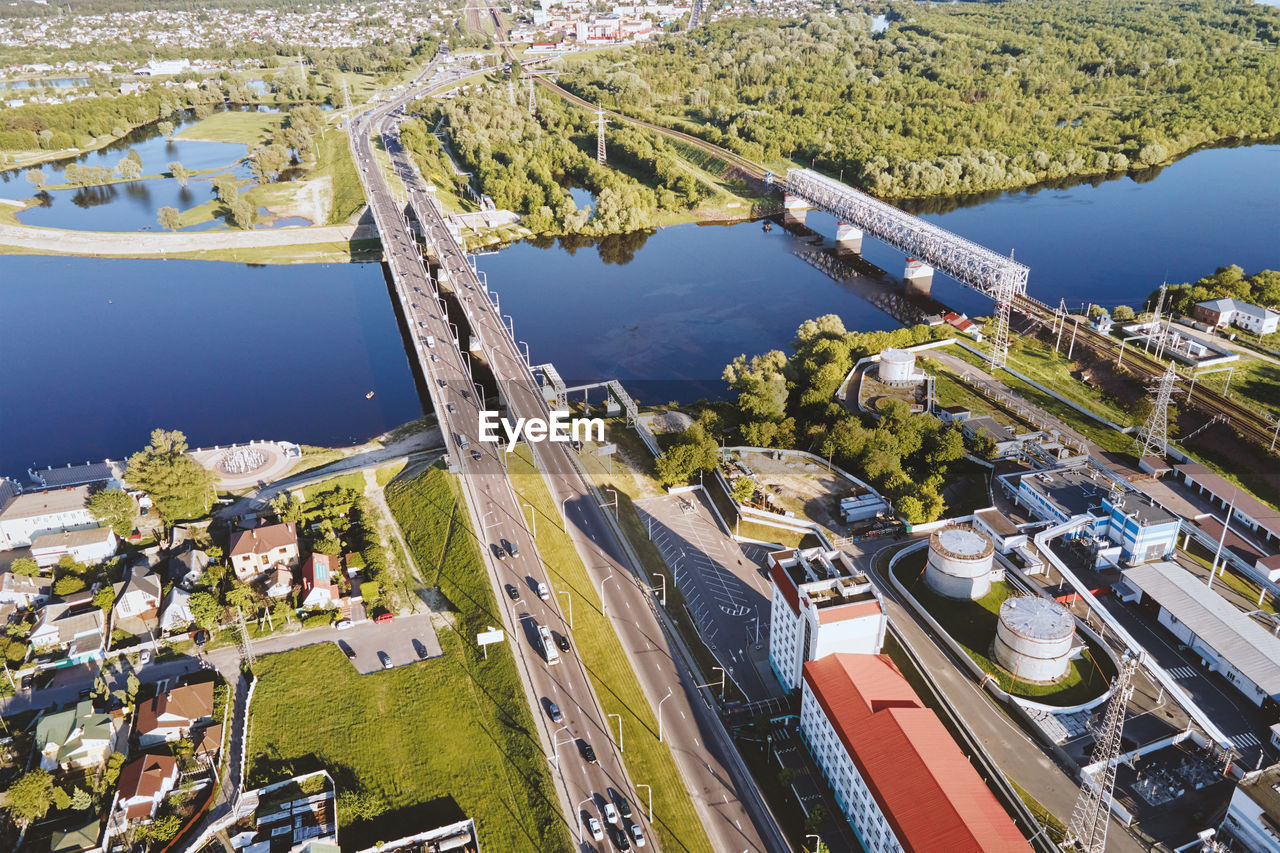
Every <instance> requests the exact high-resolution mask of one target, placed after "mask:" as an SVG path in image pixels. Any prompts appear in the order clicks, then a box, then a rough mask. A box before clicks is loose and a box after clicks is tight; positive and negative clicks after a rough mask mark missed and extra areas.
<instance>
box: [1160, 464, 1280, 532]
mask: <svg viewBox="0 0 1280 853" xmlns="http://www.w3.org/2000/svg"><path fill="white" fill-rule="evenodd" d="M1173 467H1174V470H1176V471H1177V472H1178V473H1179V474H1181V475H1182V476H1183V478H1184V479H1190V480H1192V481H1194V482H1196V483H1199V484H1200V485H1202V486H1204V487H1205V488H1206V489H1208V490H1209V491H1211V492H1213V493H1214V494H1215V495H1217V496H1218V498H1219V499H1221V500H1224V501H1231V500H1234V501H1235V507H1236V512H1239V513H1242V514H1244V515H1247V516H1249V518H1252V519H1253V520H1254V521H1256V522H1258V524H1260V525H1262V526H1263V527H1264V528H1266V529H1267V531H1268V532H1270V533H1271V535H1272V536H1278V537H1280V510H1278V509H1275V508H1274V507H1271V506H1268V505H1267V504H1264V503H1263V502H1262V501H1260V500H1258V499H1257V498H1255V497H1254V496H1253V495H1251V494H1249V493H1248V492H1246V491H1244V490H1243V489H1241V488H1240V487H1239V486H1237V485H1236V484H1234V483H1232V482H1229V481H1228V480H1225V479H1223V478H1222V477H1219V476H1218V475H1217V474H1215V473H1213V472H1212V471H1210V470H1209V469H1208V468H1206V467H1204V466H1203V465H1200V464H1199V463H1196V462H1189V463H1187V464H1185V465H1175V466H1173Z"/></svg>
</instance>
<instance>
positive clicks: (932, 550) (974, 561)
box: [924, 527, 995, 600]
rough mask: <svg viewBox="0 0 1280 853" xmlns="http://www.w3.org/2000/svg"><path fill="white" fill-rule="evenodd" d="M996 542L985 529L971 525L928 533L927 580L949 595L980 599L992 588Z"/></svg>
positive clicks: (925, 571) (936, 589)
mask: <svg viewBox="0 0 1280 853" xmlns="http://www.w3.org/2000/svg"><path fill="white" fill-rule="evenodd" d="M994 553H995V545H994V544H992V542H991V538H990V537H989V536H987V535H986V534H985V533H979V532H978V531H977V530H973V529H971V528H968V527H944V528H942V529H941V530H935V531H933V533H932V534H931V535H930V536H929V563H928V565H927V566H926V567H925V570H924V582H925V583H926V584H928V586H929V588H930V589H932V590H933V591H934V592H936V593H938V594H939V595H945V596H946V597H947V598H966V599H971V600H972V599H978V598H982V596H984V595H986V594H987V593H988V592H990V591H991V555H992V554H994Z"/></svg>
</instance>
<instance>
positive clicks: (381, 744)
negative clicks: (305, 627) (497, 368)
mask: <svg viewBox="0 0 1280 853" xmlns="http://www.w3.org/2000/svg"><path fill="white" fill-rule="evenodd" d="M453 489H454V486H453V484H452V482H451V480H450V479H449V478H448V476H447V475H446V474H445V473H444V472H443V471H441V470H440V469H431V470H430V471H428V472H427V473H425V474H423V475H422V476H420V477H418V478H416V479H414V480H411V481H407V482H404V483H397V484H395V485H393V486H392V487H391V489H389V490H388V500H389V501H391V505H392V506H393V507H394V509H395V513H396V516H397V518H398V519H399V521H400V523H401V526H402V527H403V528H404V531H405V534H406V536H407V537H408V539H409V542H410V547H411V548H413V549H414V553H415V555H416V556H417V558H418V560H419V561H420V562H421V563H422V564H423V565H424V568H425V566H428V565H429V566H431V567H433V568H435V569H436V570H437V577H438V579H439V583H440V589H441V592H442V593H443V595H444V597H445V598H446V599H447V600H448V601H449V602H450V603H451V606H452V607H453V608H455V609H456V611H457V612H456V614H454V615H455V616H456V623H457V633H455V632H453V631H447V630H446V631H444V632H442V633H441V636H440V641H441V644H442V645H443V647H444V652H445V654H444V657H442V658H437V659H435V660H431V661H425V662H423V663H417V664H411V665H409V666H404V667H398V668H396V669H394V670H391V671H388V672H378V673H374V674H372V675H367V676H360V675H357V674H356V672H355V670H354V669H352V668H351V666H350V665H349V664H348V663H347V660H346V658H345V657H344V656H343V654H342V653H341V652H340V651H339V650H338V649H337V648H335V647H334V646H332V645H330V644H322V645H318V646H313V647H308V648H304V649H299V650H296V651H293V652H288V653H286V654H281V655H272V656H269V657H266V658H264V659H262V660H261V661H260V662H259V664H258V668H257V674H258V678H259V679H260V681H259V684H258V687H257V688H256V691H255V693H254V699H253V716H252V726H251V732H250V739H249V753H248V767H247V771H246V775H247V779H248V782H249V784H251V785H260V784H263V783H266V782H270V781H275V780H278V779H281V778H286V777H288V776H291V775H294V774H296V773H302V772H307V771H310V770H315V769H319V768H321V767H323V768H325V769H327V770H328V771H329V773H330V774H332V775H333V777H334V779H335V780H336V782H337V785H338V792H339V823H340V829H339V832H340V835H341V838H342V842H343V848H344V849H348V850H350V849H361V848H364V847H368V846H372V845H374V844H376V843H378V842H380V841H385V840H387V839H391V838H397V837H400V836H403V835H406V834H409V833H412V832H415V831H420V830H422V829H425V828H427V827H430V826H434V825H436V818H437V816H440V817H443V816H446V815H448V814H449V813H450V812H452V811H453V810H454V809H455V808H460V809H461V810H462V811H463V812H464V813H466V814H467V815H469V816H471V817H473V818H475V819H476V824H477V827H478V831H479V835H480V839H481V844H482V845H483V846H484V847H485V849H488V850H502V851H508V850H510V851H517V850H529V851H542V850H568V849H570V839H569V834H568V831H567V829H566V827H565V825H564V819H563V816H562V815H561V814H560V812H559V807H558V803H557V801H556V799H555V794H554V790H553V788H552V782H551V778H550V775H549V774H548V771H547V762H546V760H545V758H544V756H543V754H542V749H541V746H540V744H539V742H538V740H537V736H536V734H535V729H534V723H533V719H532V716H531V714H530V711H529V708H528V707H527V705H526V703H525V702H524V693H523V690H522V689H521V687H520V683H519V679H518V676H517V673H516V669H515V664H514V661H513V658H512V655H511V652H510V650H509V649H508V648H506V647H505V646H495V647H493V648H491V649H490V651H489V659H488V660H487V661H485V660H484V656H483V654H482V653H481V651H480V650H479V649H477V648H476V647H475V646H474V645H473V640H472V639H471V638H473V637H474V630H475V628H476V627H477V626H480V627H483V626H485V625H486V624H493V620H494V619H495V618H497V617H496V614H497V607H496V603H495V602H494V600H493V595H492V593H491V592H490V587H489V581H488V578H487V576H486V574H485V570H484V567H483V566H482V564H481V562H480V559H479V554H478V552H477V550H476V548H475V546H474V544H473V542H474V540H473V538H472V537H471V536H470V534H469V531H467V529H466V522H465V520H464V518H463V516H462V515H461V514H459V513H458V511H457V498H456V496H455V494H454V491H453ZM451 534H462V535H451ZM303 721H305V723H303Z"/></svg>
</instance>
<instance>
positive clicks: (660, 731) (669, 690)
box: [658, 687, 672, 743]
mask: <svg viewBox="0 0 1280 853" xmlns="http://www.w3.org/2000/svg"><path fill="white" fill-rule="evenodd" d="M671 690H672V688H670V687H668V688H667V695H666V696H663V697H662V698H661V699H659V700H658V743H662V703H663V702H665V701H667V700H668V699H670V698H671Z"/></svg>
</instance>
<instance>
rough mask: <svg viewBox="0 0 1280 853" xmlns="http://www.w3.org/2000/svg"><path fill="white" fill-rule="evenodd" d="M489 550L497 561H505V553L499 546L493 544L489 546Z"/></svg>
mask: <svg viewBox="0 0 1280 853" xmlns="http://www.w3.org/2000/svg"><path fill="white" fill-rule="evenodd" d="M489 549H490V550H491V551H493V556H495V557H497V558H498V559H499V560H505V559H507V551H506V549H505V548H503V547H502V546H501V545H498V544H493V545H490V546H489Z"/></svg>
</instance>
